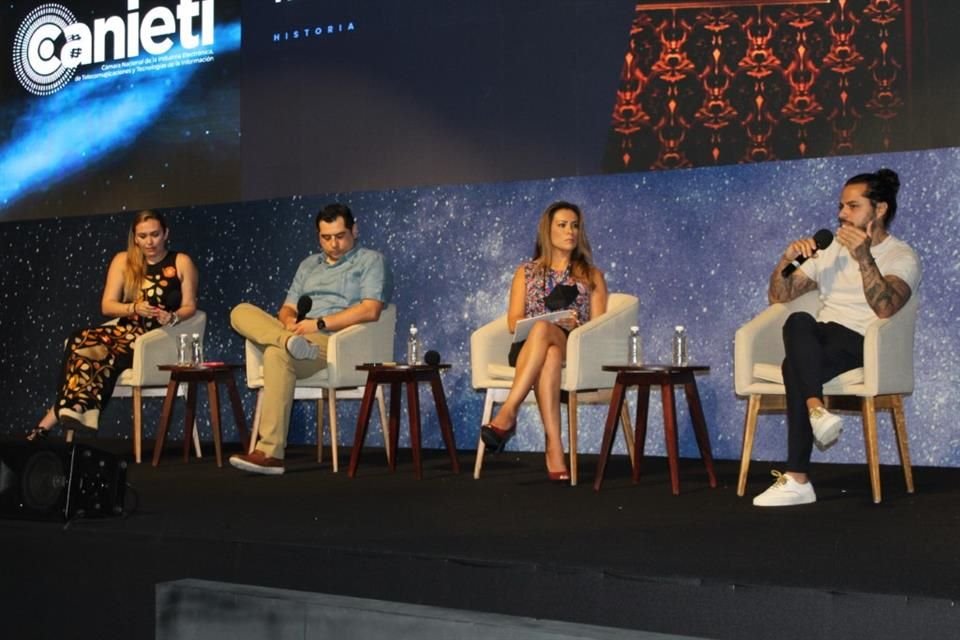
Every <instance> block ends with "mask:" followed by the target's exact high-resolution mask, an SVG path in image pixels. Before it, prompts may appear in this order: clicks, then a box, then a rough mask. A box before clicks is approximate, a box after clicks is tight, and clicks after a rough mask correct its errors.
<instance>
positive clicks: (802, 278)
mask: <svg viewBox="0 0 960 640" xmlns="http://www.w3.org/2000/svg"><path fill="white" fill-rule="evenodd" d="M816 250H817V245H816V244H815V243H814V241H813V238H803V239H802V240H797V241H796V242H793V243H791V244H790V246H789V247H787V250H786V251H784V252H783V255H782V256H781V257H780V261H779V262H777V266H776V267H774V269H773V273H771V274H770V284H769V286H768V287H767V298H768V299H769V300H770V303H771V304H773V303H774V302H790V301H791V300H795V299H797V298H799V297H800V296H802V295H803V294H805V293H809V292H810V291H814V290H815V289H816V288H817V283H816V282H814V281H813V280H811V279H810V278H808V277H807V274H805V273H803V272H802V271H800V270H799V269H797V270H796V271H794V272H793V273H791V274H790V276H789V277H787V278H784V277H783V276H782V275H781V273H780V272H781V271H783V268H784V267H786V266H787V265H788V264H790V263H791V262H793V261H794V259H796V258H797V257H799V256H801V255H802V256H805V257H807V258H809V257H810V256H812V255H813V254H814V252H815V251H816Z"/></svg>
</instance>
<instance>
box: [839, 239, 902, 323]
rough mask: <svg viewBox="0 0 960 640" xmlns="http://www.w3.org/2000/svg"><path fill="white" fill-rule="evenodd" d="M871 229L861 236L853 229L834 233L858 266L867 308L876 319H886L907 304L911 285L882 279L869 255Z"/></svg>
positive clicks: (888, 277) (890, 277) (882, 276)
mask: <svg viewBox="0 0 960 640" xmlns="http://www.w3.org/2000/svg"><path fill="white" fill-rule="evenodd" d="M873 225H874V223H873V222H871V223H870V224H869V225H868V226H867V231H866V232H864V231H862V230H860V229H857V228H856V227H851V226H847V225H844V226H843V227H841V228H840V230H839V231H837V241H838V242H840V244H842V245H843V246H845V247H846V248H847V250H848V251H849V252H850V255H851V256H852V257H853V259H854V260H856V261H857V264H858V265H859V266H860V277H861V278H862V279H863V295H864V297H865V298H866V299H867V304H869V305H870V308H871V309H873V312H874V313H875V314H877V317H878V318H889V317H890V316H892V315H893V314H895V313H896V312H897V311H900V309H902V308H903V305H905V304H907V300H909V299H910V295H911V293H912V292H911V291H910V285H908V284H907V283H906V282H904V281H903V280H902V279H901V278H898V277H897V276H884V275H883V274H882V273H880V269H879V268H878V267H877V263H876V262H875V261H874V259H873V255H871V253H870V247H871V246H872V244H873V240H872V236H873Z"/></svg>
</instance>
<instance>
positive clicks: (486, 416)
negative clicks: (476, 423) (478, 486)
mask: <svg viewBox="0 0 960 640" xmlns="http://www.w3.org/2000/svg"><path fill="white" fill-rule="evenodd" d="M492 417H493V389H487V393H486V397H485V398H484V400H483V417H482V418H480V426H483V425H485V424H488V423H489V422H490V418H492ZM486 450H487V446H486V445H485V444H484V443H483V438H477V459H476V462H474V463H473V479H474V480H479V479H480V469H481V467H483V454H484V452H485V451H486Z"/></svg>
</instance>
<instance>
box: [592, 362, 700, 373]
mask: <svg viewBox="0 0 960 640" xmlns="http://www.w3.org/2000/svg"><path fill="white" fill-rule="evenodd" d="M602 368H603V370H604V371H616V372H617V373H619V372H621V371H623V372H628V373H629V372H633V373H644V372H650V373H654V372H660V373H662V372H674V373H685V372H694V373H697V372H704V371H710V367H709V366H707V365H703V364H687V365H674V364H658V363H654V362H651V363H643V364H605V365H603V367H602Z"/></svg>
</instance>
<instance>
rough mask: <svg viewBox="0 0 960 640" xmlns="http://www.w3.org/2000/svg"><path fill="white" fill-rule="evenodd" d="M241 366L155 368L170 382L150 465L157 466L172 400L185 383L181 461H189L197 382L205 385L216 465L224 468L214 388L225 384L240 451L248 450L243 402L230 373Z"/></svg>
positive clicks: (218, 404)
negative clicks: (185, 405)
mask: <svg viewBox="0 0 960 640" xmlns="http://www.w3.org/2000/svg"><path fill="white" fill-rule="evenodd" d="M241 367H243V365H240V364H217V365H207V366H202V367H181V366H179V365H175V364H162V365H160V366H158V367H157V368H158V369H160V370H161V371H169V372H170V382H169V383H167V395H166V397H165V398H164V399H163V411H162V412H161V414H160V426H159V427H158V428H157V441H156V444H155V445H154V448H153V466H157V465H158V464H160V455H161V453H163V442H164V440H165V439H166V437H167V429H168V428H169V427H170V416H171V414H172V413H173V401H174V400H175V399H176V397H177V387H178V386H179V385H180V384H181V383H184V384H186V385H187V412H186V415H185V417H184V427H183V461H184V462H187V461H188V460H189V459H190V440H191V438H192V437H193V422H194V420H193V419H194V415H195V414H196V409H197V383H198V382H205V383H206V384H207V396H208V399H209V401H210V426H211V430H212V431H213V447H214V450H215V451H216V454H217V466H218V467H222V466H223V453H222V451H221V439H222V437H223V434H222V432H221V430H220V393H219V392H218V390H217V385H219V384H225V385H226V386H227V393H228V394H229V396H230V404H231V406H232V407H233V419H234V422H235V423H236V425H237V431H238V433H239V434H240V437H241V438H242V439H243V443H244V444H243V450H244V451H246V450H247V445H248V442H249V438H250V435H249V433H248V432H247V423H246V421H245V420H244V417H243V403H242V402H240V392H239V391H237V384H236V382H234V379H233V370H234V369H240V368H241Z"/></svg>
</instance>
